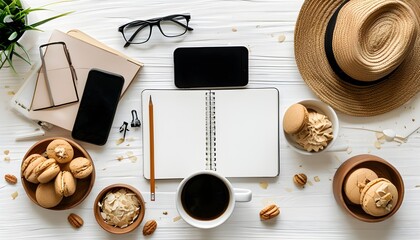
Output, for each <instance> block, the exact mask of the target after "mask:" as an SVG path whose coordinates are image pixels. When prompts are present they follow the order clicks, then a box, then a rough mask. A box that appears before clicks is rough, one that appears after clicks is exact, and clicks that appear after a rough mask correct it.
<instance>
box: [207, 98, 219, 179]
mask: <svg viewBox="0 0 420 240" xmlns="http://www.w3.org/2000/svg"><path fill="white" fill-rule="evenodd" d="M215 102H216V96H215V93H214V92H206V169H207V170H214V171H216V169H217V165H216V111H215V109H216V104H215Z"/></svg>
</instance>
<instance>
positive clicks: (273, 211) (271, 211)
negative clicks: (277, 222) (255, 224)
mask: <svg viewBox="0 0 420 240" xmlns="http://www.w3.org/2000/svg"><path fill="white" fill-rule="evenodd" d="M279 214H280V208H279V207H278V206H277V205H276V204H271V205H269V206H267V207H265V208H264V209H263V210H261V211H260V218H261V220H268V219H272V218H275V217H277V216H278V215H279Z"/></svg>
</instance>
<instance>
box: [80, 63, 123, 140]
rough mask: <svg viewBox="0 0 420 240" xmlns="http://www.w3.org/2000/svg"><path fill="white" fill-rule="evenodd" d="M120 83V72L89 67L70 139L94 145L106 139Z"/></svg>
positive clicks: (116, 103)
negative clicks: (90, 68) (114, 72)
mask: <svg viewBox="0 0 420 240" xmlns="http://www.w3.org/2000/svg"><path fill="white" fill-rule="evenodd" d="M123 85H124V78H123V77H122V76H120V75H116V74H113V73H109V72H105V71H102V70H98V69H92V70H90V71H89V75H88V78H87V81H86V85H85V89H84V91H83V95H82V99H81V101H80V105H79V110H78V112H77V116H76V120H75V122H74V125H73V130H72V137H73V138H74V139H78V140H81V141H85V142H89V143H93V144H96V145H104V144H105V143H106V141H107V139H108V135H109V131H110V130H111V126H112V122H113V120H114V115H115V112H116V110H117V105H118V101H119V99H120V96H121V91H122V88H123Z"/></svg>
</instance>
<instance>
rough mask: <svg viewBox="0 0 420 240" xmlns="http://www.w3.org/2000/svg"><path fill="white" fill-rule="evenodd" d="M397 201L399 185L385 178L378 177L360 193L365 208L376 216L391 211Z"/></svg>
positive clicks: (368, 212)
mask: <svg viewBox="0 0 420 240" xmlns="http://www.w3.org/2000/svg"><path fill="white" fill-rule="evenodd" d="M397 201H398V190H397V187H395V185H394V184H392V183H391V182H390V181H389V180H387V179H385V178H377V179H375V180H373V181H371V182H370V183H368V184H367V185H366V187H365V188H364V189H363V191H362V193H361V195H360V203H361V204H362V208H363V210H364V211H365V212H366V213H367V214H369V215H372V216H375V217H381V216H384V215H387V214H388V213H390V212H391V211H392V209H393V208H394V207H395V204H396V203H397Z"/></svg>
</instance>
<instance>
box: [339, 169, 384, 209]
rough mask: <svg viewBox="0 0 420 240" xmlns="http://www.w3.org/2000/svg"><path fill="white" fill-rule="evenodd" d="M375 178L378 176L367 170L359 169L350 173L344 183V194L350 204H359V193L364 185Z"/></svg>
mask: <svg viewBox="0 0 420 240" xmlns="http://www.w3.org/2000/svg"><path fill="white" fill-rule="evenodd" d="M377 178H378V175H377V174H376V173H375V172H374V171H372V170H370V169H368V168H359V169H356V170H355V171H354V172H352V173H350V174H349V175H348V177H347V179H346V180H345V183H344V192H345V194H346V196H347V198H348V199H349V200H350V202H352V203H354V204H360V193H361V192H362V190H363V189H364V188H365V186H366V184H368V183H369V182H371V181H372V180H374V179H377Z"/></svg>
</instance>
